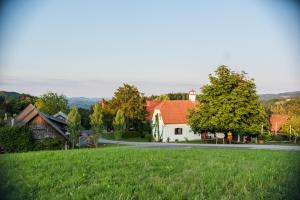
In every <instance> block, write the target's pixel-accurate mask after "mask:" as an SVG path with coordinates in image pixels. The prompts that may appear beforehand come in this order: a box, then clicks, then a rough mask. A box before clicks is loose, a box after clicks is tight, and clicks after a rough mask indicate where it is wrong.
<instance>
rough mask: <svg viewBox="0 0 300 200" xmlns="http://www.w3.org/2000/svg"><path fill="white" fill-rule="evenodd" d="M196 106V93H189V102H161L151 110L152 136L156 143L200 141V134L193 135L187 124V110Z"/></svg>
mask: <svg viewBox="0 0 300 200" xmlns="http://www.w3.org/2000/svg"><path fill="white" fill-rule="evenodd" d="M196 104H197V101H196V92H195V91H194V90H192V91H190V93H189V100H166V101H161V102H160V103H159V104H157V105H156V106H155V107H154V109H153V114H152V120H151V121H152V124H153V129H152V134H153V137H154V138H155V140H156V141H162V142H175V141H186V140H200V139H201V134H198V133H194V132H193V131H192V129H191V127H190V125H189V124H188V123H187V115H188V111H189V109H192V108H193V107H194V106H195V105H196Z"/></svg>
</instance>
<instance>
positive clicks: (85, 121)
mask: <svg viewBox="0 0 300 200" xmlns="http://www.w3.org/2000/svg"><path fill="white" fill-rule="evenodd" d="M78 112H79V114H80V116H81V125H82V127H83V128H84V129H86V130H89V129H90V128H91V124H90V117H89V116H90V110H88V109H84V108H78Z"/></svg>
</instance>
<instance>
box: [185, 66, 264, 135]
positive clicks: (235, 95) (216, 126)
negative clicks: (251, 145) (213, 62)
mask: <svg viewBox="0 0 300 200" xmlns="http://www.w3.org/2000/svg"><path fill="white" fill-rule="evenodd" d="M246 75H247V74H246V73H245V72H241V73H237V72H234V71H231V70H230V69H229V68H228V67H226V66H220V67H219V68H218V69H217V70H216V71H215V75H212V74H210V75H209V80H210V84H208V85H204V86H203V87H202V93H201V94H200V95H199V97H198V100H199V102H200V103H199V104H198V105H197V106H196V108H195V109H193V110H191V111H190V113H189V116H188V120H189V123H190V125H191V127H192V129H193V131H196V132H198V131H211V132H214V131H222V132H228V131H231V132H234V133H246V134H250V133H259V131H260V128H261V125H264V127H268V121H267V116H266V112H265V110H264V108H263V106H262V105H261V104H260V102H259V99H258V96H257V94H256V87H255V84H254V80H253V79H248V78H247V76H246Z"/></svg>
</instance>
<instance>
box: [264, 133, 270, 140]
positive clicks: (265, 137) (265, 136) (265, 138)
mask: <svg viewBox="0 0 300 200" xmlns="http://www.w3.org/2000/svg"><path fill="white" fill-rule="evenodd" d="M263 138H264V140H265V141H271V140H272V135H271V134H269V133H267V134H264V136H263Z"/></svg>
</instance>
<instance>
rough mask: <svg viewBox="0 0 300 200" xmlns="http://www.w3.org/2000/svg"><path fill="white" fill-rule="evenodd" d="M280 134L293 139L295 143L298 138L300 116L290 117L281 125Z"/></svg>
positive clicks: (299, 134)
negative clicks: (287, 135) (285, 134)
mask: <svg viewBox="0 0 300 200" xmlns="http://www.w3.org/2000/svg"><path fill="white" fill-rule="evenodd" d="M282 132H283V133H287V134H289V135H290V136H291V137H294V140H295V142H296V140H297V138H298V137H299V136H300V115H292V116H290V117H289V119H288V120H287V121H286V122H285V123H284V124H283V126H282Z"/></svg>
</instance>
